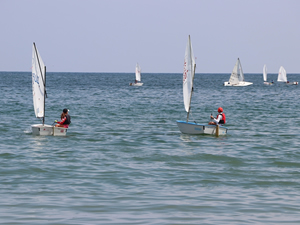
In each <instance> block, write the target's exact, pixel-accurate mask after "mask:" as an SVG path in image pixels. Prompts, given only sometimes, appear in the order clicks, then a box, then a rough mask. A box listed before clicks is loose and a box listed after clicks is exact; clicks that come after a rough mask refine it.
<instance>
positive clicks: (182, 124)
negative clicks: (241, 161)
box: [177, 36, 228, 136]
mask: <svg viewBox="0 0 300 225" xmlns="http://www.w3.org/2000/svg"><path fill="white" fill-rule="evenodd" d="M195 70H196V63H195V58H194V55H193V49H192V43H191V39H190V36H189V39H188V43H187V46H186V50H185V58H184V67H183V102H184V108H185V110H186V112H187V119H186V121H181V120H177V126H178V128H179V130H180V131H181V132H182V133H184V134H215V135H217V136H218V135H226V134H227V130H228V128H226V127H224V126H219V125H208V124H198V123H196V122H189V114H190V109H191V101H192V94H193V83H194V77H195Z"/></svg>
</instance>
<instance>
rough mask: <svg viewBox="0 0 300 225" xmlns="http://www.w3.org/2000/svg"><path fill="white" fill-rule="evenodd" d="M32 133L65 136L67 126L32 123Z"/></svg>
mask: <svg viewBox="0 0 300 225" xmlns="http://www.w3.org/2000/svg"><path fill="white" fill-rule="evenodd" d="M31 128H32V134H33V135H40V136H52V135H53V136H66V134H67V130H68V128H64V127H55V126H51V125H46V124H45V125H43V124H34V125H32V126H31Z"/></svg>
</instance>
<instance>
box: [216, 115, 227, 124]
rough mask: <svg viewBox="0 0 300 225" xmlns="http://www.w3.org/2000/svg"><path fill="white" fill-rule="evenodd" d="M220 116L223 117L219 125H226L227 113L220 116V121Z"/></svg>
mask: <svg viewBox="0 0 300 225" xmlns="http://www.w3.org/2000/svg"><path fill="white" fill-rule="evenodd" d="M219 115H222V119H221V120H220V121H219V124H225V123H226V116H225V113H222V114H218V116H217V119H218V117H219Z"/></svg>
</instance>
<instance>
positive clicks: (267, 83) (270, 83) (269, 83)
mask: <svg viewBox="0 0 300 225" xmlns="http://www.w3.org/2000/svg"><path fill="white" fill-rule="evenodd" d="M264 84H265V85H273V83H272V82H264Z"/></svg>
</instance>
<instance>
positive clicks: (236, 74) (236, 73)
mask: <svg viewBox="0 0 300 225" xmlns="http://www.w3.org/2000/svg"><path fill="white" fill-rule="evenodd" d="M251 84H253V83H251V82H246V81H245V79H244V73H243V69H242V65H241V62H240V59H239V58H238V59H237V61H236V64H235V66H234V67H233V70H232V73H231V76H230V79H229V81H228V82H227V81H226V82H224V86H249V85H251Z"/></svg>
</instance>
